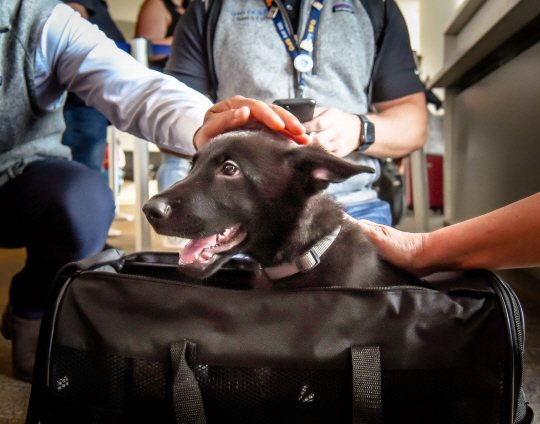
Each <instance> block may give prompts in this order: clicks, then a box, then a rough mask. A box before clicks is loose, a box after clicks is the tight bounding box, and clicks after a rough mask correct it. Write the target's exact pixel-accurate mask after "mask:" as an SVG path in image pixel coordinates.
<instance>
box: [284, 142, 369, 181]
mask: <svg viewBox="0 0 540 424" xmlns="http://www.w3.org/2000/svg"><path fill="white" fill-rule="evenodd" d="M287 153H288V160H290V161H292V163H293V165H294V167H295V169H296V170H297V171H299V172H301V173H302V174H303V175H304V176H306V177H308V178H309V179H311V180H312V181H313V183H315V186H316V188H317V189H318V190H323V189H325V188H326V187H328V185H329V184H330V183H339V182H341V181H345V180H346V179H348V178H350V177H352V176H353V175H357V174H360V173H362V172H369V173H374V172H375V170H374V169H373V168H370V167H369V166H363V165H355V164H353V163H350V162H347V161H345V160H343V159H341V158H338V157H337V156H334V155H332V154H330V153H329V152H328V151H327V150H325V149H324V148H323V147H321V146H319V145H309V146H303V147H296V148H294V149H292V150H289V151H288V152H287Z"/></svg>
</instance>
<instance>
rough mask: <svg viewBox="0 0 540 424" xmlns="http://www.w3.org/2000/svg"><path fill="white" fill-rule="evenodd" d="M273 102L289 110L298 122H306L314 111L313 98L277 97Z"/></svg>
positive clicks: (311, 117)
mask: <svg viewBox="0 0 540 424" xmlns="http://www.w3.org/2000/svg"><path fill="white" fill-rule="evenodd" d="M274 104H275V105H278V106H281V107H282V108H283V109H285V110H288V111H289V112H291V113H292V114H293V115H294V116H296V118H297V119H298V120H299V121H300V122H307V121H311V120H312V119H313V113H314V112H315V100H313V99H278V100H274Z"/></svg>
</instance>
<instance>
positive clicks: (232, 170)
mask: <svg viewBox="0 0 540 424" xmlns="http://www.w3.org/2000/svg"><path fill="white" fill-rule="evenodd" d="M239 172H240V169H239V168H238V165H237V164H236V163H234V162H233V161H232V160H228V161H227V162H225V163H224V164H223V167H222V168H221V173H222V174H223V175H226V176H227V177H233V176H235V175H238V173H239Z"/></svg>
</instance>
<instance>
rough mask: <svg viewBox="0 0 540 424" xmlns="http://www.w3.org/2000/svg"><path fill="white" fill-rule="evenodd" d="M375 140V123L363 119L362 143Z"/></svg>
mask: <svg viewBox="0 0 540 424" xmlns="http://www.w3.org/2000/svg"><path fill="white" fill-rule="evenodd" d="M374 141H375V125H373V122H365V121H364V144H373V142H374Z"/></svg>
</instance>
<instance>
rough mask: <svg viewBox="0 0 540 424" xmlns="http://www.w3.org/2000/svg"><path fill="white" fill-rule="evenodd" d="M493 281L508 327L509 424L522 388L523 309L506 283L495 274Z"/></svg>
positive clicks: (513, 417) (516, 411) (513, 420)
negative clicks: (510, 379)
mask: <svg viewBox="0 0 540 424" xmlns="http://www.w3.org/2000/svg"><path fill="white" fill-rule="evenodd" d="M490 275H491V277H492V278H491V279H492V281H493V288H494V290H495V292H496V293H497V295H498V297H499V299H500V301H501V304H502V306H503V312H504V313H505V315H506V324H507V326H508V333H509V334H508V335H509V338H510V349H509V350H510V352H511V359H512V361H511V366H512V369H511V372H512V381H511V391H512V396H513V399H512V402H511V405H512V410H511V411H510V421H509V422H510V424H513V423H514V422H515V419H516V417H517V413H518V402H519V395H520V393H521V390H522V388H523V364H524V342H525V331H524V323H525V318H524V316H523V309H522V308H521V307H520V304H519V300H518V298H517V295H516V293H515V292H514V290H513V289H512V288H511V287H510V286H509V285H508V283H507V282H505V281H504V280H502V279H501V278H500V277H499V276H497V275H496V274H493V273H490Z"/></svg>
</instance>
